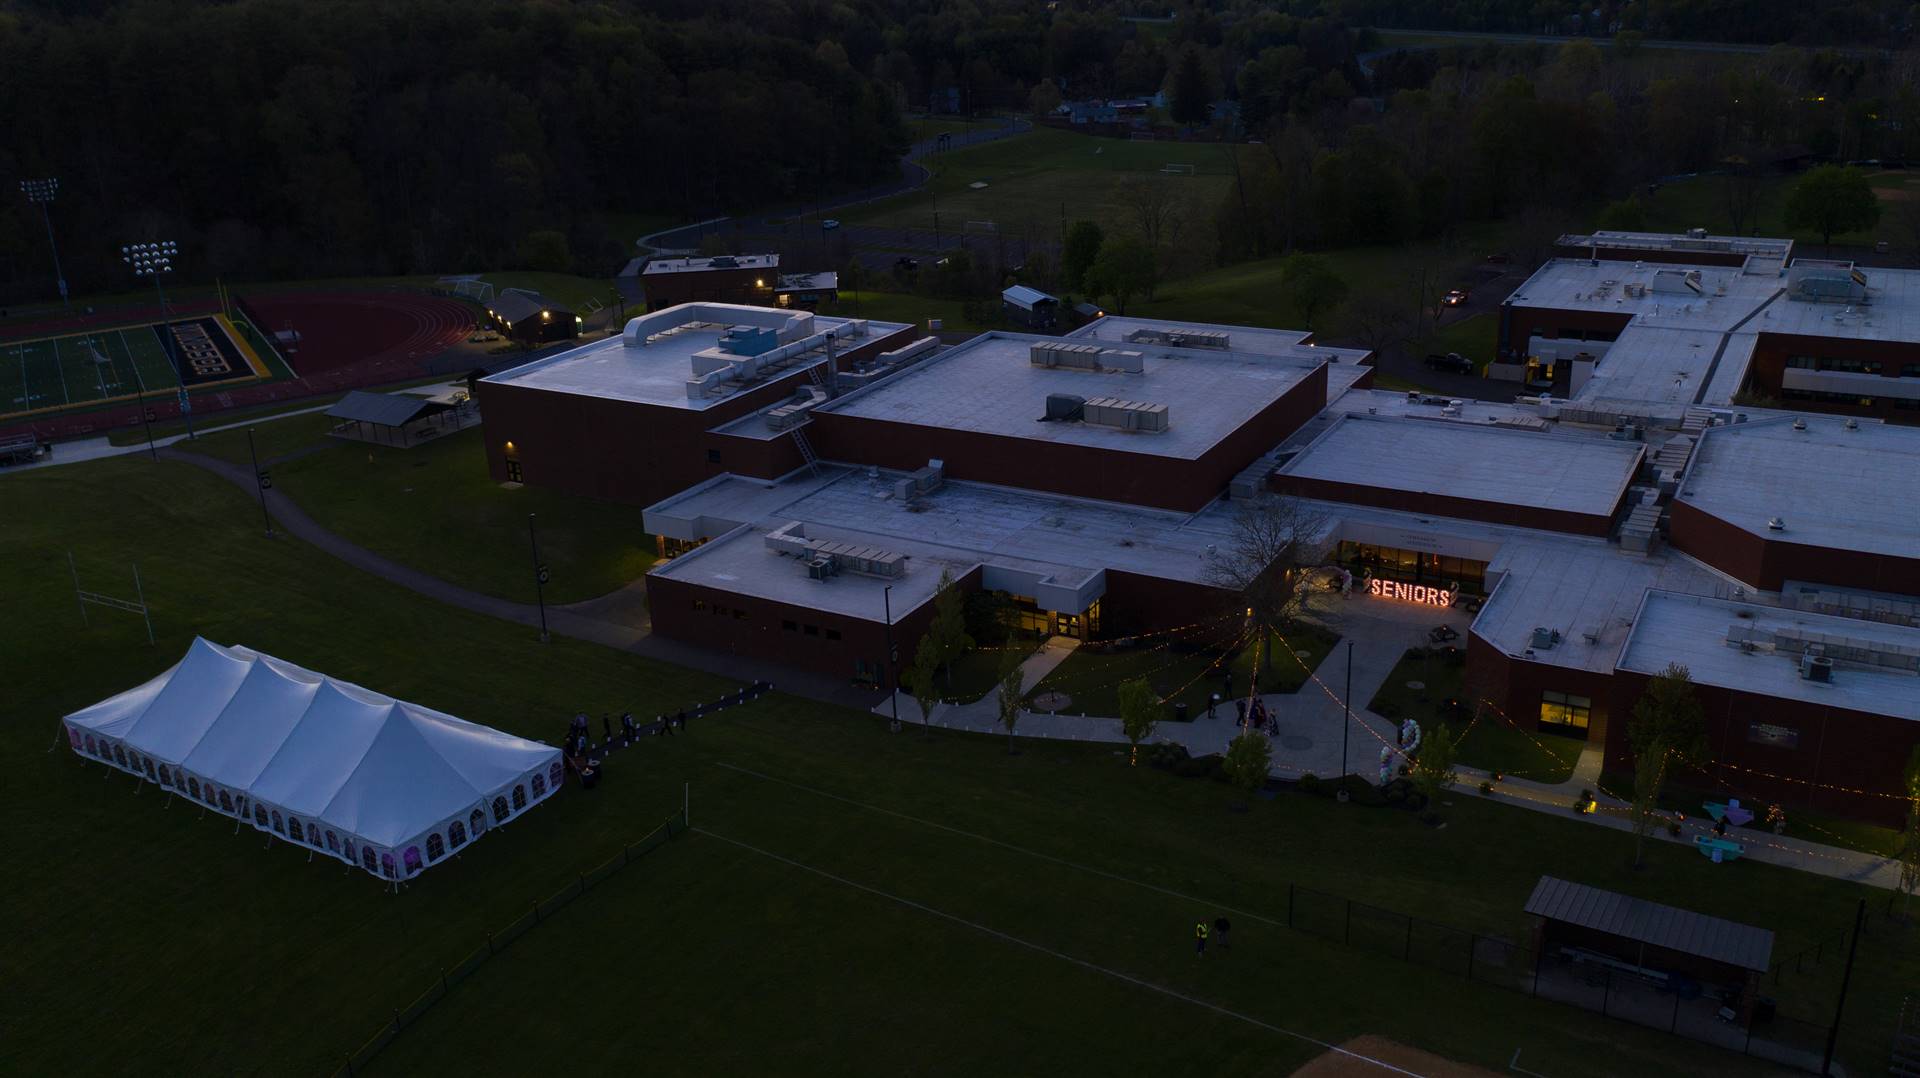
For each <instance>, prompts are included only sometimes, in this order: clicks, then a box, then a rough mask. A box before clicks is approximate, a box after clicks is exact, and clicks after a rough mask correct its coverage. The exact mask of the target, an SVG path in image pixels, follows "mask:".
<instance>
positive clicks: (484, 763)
mask: <svg viewBox="0 0 1920 1078" xmlns="http://www.w3.org/2000/svg"><path fill="white" fill-rule="evenodd" d="M63 722H64V724H65V726H66V728H67V739H68V741H69V743H70V744H71V745H72V746H73V750H74V751H75V752H77V753H80V754H82V755H85V756H89V757H92V758H95V759H98V760H100V761H102V762H103V763H107V764H111V765H113V766H114V767H118V768H120V769H121V770H123V771H128V772H131V773H132V774H134V775H137V776H139V777H141V778H144V779H146V780H147V781H149V782H154V783H157V784H159V785H161V786H163V787H166V788H168V789H171V790H173V791H174V792H175V793H177V794H179V795H180V796H182V797H187V798H191V799H192V800H195V801H198V802H200V803H202V804H204V805H206V806H207V807H209V808H212V809H215V810H217V811H220V812H224V813H226V814H227V815H229V816H234V817H237V818H239V819H242V820H246V821H248V822H250V823H252V824H253V826H254V827H256V828H258V829H260V830H262V831H266V832H269V833H271V834H274V835H278V836H279V837H280V838H283V839H285V840H286V841H288V842H292V843H295V844H298V845H301V846H305V847H307V848H309V849H312V850H314V851H316V852H319V853H324V854H328V855H330V856H332V857H336V858H338V859H340V860H342V861H345V862H347V863H348V864H353V865H359V866H360V867H361V868H364V869H365V870H367V871H368V872H371V873H373V874H374V875H376V876H380V877H382V878H385V879H404V878H407V877H410V876H412V875H414V874H415V873H417V872H419V871H420V870H421V869H422V868H424V867H426V866H427V865H430V864H433V863H435V862H437V861H440V860H441V859H443V858H444V857H446V855H447V854H448V853H450V852H452V851H454V850H457V849H459V848H460V847H461V846H464V845H466V844H467V843H468V842H469V841H471V840H473V839H476V838H479V837H480V835H481V834H482V833H483V832H485V831H486V829H487V828H489V827H495V826H498V825H500V824H503V823H505V822H507V821H508V820H510V819H513V818H514V817H516V816H518V815H520V814H521V813H522V812H524V811H526V810H527V809H528V808H530V807H532V806H533V805H535V804H537V803H539V802H540V801H543V800H545V799H546V798H547V797H549V796H551V795H552V794H553V792H554V791H555V790H557V789H559V787H560V783H561V780H562V778H563V775H564V772H563V770H562V765H561V761H560V750H559V749H555V748H550V747H548V746H546V745H542V744H539V743H538V742H533V741H528V740H525V739H524V738H518V737H513V736H511V735H509V734H503V733H501V732H500V731H498V730H493V729H489V728H488V727H485V726H477V725H475V724H473V723H470V722H466V721H464V720H462V719H456V718H454V717H453V716H451V715H446V714H443V713H441V712H438V711H434V710H432V709H431V708H425V707H421V706H419V705H418V704H409V703H406V702H404V701H401V700H395V699H394V698H393V697H391V696H385V695H382V694H380V693H377V692H372V691H370V690H368V689H363V688H361V687H360V686H358V685H353V684H350V683H348V682H345V681H338V680H335V679H334V678H330V677H327V676H325V675H323V674H316V673H314V672H313V671H311V670H306V669H303V668H301V667H298V666H295V665H293V664H292V663H289V662H284V661H282V660H280V659H276V658H273V657H272V656H270V655H262V654H260V653H259V652H257V651H254V650H252V649H250V648H244V647H237V646H236V647H222V646H220V645H218V644H214V643H210V642H208V641H206V640H203V639H199V638H195V639H194V641H193V646H192V647H190V648H188V649H187V654H186V657H185V658H183V659H181V660H180V662H179V663H178V664H176V665H175V666H174V667H173V668H172V669H170V670H168V671H167V672H166V673H164V674H161V675H160V676H159V677H156V678H154V679H153V680H152V681H149V682H147V683H146V684H144V685H141V686H138V687H136V688H132V689H128V690H127V691H126V692H123V693H120V694H119V695H117V696H112V697H109V698H107V699H105V700H102V701H100V702H99V703H97V704H94V705H93V706H92V707H89V708H85V709H83V710H80V711H76V712H74V713H73V714H71V715H68V716H67V717H66V718H65V719H64V720H63Z"/></svg>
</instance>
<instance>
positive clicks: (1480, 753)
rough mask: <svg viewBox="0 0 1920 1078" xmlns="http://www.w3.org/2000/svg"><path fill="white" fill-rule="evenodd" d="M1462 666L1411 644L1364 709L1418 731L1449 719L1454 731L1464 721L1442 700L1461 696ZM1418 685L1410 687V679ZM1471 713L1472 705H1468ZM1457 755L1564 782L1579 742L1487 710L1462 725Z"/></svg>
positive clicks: (1503, 769)
mask: <svg viewBox="0 0 1920 1078" xmlns="http://www.w3.org/2000/svg"><path fill="white" fill-rule="evenodd" d="M1465 672H1466V667H1465V666H1464V665H1455V664H1453V663H1451V662H1449V661H1447V660H1446V659H1445V658H1444V657H1443V656H1441V655H1438V654H1432V653H1430V652H1428V650H1427V649H1426V648H1412V649H1409V650H1408V651H1407V653H1406V654H1405V655H1404V656H1402V657H1401V659H1400V661H1399V662H1398V663H1395V664H1394V667H1393V672H1392V673H1390V674H1388V675H1387V680H1386V683H1385V684H1383V685H1381V686H1380V691H1379V692H1376V693H1374V694H1373V699H1371V700H1369V701H1367V710H1368V711H1372V712H1374V713H1375V714H1378V715H1384V716H1386V717H1388V718H1390V719H1395V720H1400V721H1404V720H1406V719H1417V720H1419V722H1420V726H1421V728H1422V729H1423V730H1426V731H1429V732H1431V731H1433V730H1436V729H1438V728H1439V725H1440V723H1441V722H1442V721H1451V723H1452V726H1453V732H1454V735H1455V736H1459V735H1460V733H1461V731H1462V729H1463V726H1462V723H1461V722H1460V720H1458V719H1453V720H1447V719H1446V714H1445V709H1444V708H1443V707H1442V706H1441V704H1442V701H1445V700H1457V699H1461V698H1462V697H1463V693H1462V690H1461V684H1462V678H1463V675H1464V674H1465ZM1416 681H1417V682H1419V683H1420V684H1421V685H1422V686H1423V687H1422V688H1419V689H1415V688H1412V687H1411V686H1410V685H1409V684H1408V683H1409V682H1416ZM1468 713H1469V714H1471V713H1472V709H1471V708H1469V709H1468ZM1464 729H1465V732H1466V736H1465V737H1464V738H1461V741H1460V749H1459V753H1458V755H1457V759H1458V760H1459V762H1460V763H1462V764H1465V765H1466V766H1468V767H1477V768H1481V769H1483V770H1488V771H1499V772H1502V773H1504V774H1508V775H1514V776H1518V777H1520V778H1527V779H1533V780H1535V781H1538V782H1565V781H1566V780H1567V779H1568V778H1569V777H1570V776H1571V775H1572V774H1573V765H1574V764H1576V763H1578V762H1579V760H1580V748H1581V744H1582V743H1581V742H1578V741H1573V740H1571V739H1568V738H1563V737H1554V736H1553V735H1551V734H1534V735H1532V736H1528V735H1527V734H1525V733H1522V732H1521V731H1520V730H1518V729H1515V728H1514V727H1512V726H1510V725H1508V724H1506V723H1503V722H1501V721H1500V719H1499V716H1497V715H1493V714H1491V713H1489V714H1486V715H1482V716H1481V717H1480V721H1478V722H1472V723H1471V725H1470V726H1467V727H1465V728H1464Z"/></svg>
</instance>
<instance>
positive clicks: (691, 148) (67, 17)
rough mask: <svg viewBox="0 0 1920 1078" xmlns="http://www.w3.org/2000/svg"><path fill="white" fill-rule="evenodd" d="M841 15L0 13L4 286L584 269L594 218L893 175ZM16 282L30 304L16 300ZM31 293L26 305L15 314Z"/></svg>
mask: <svg viewBox="0 0 1920 1078" xmlns="http://www.w3.org/2000/svg"><path fill="white" fill-rule="evenodd" d="M884 25H887V20H886V18H885V16H884V15H883V13H881V12H879V11H878V10H876V9H874V8H873V7H872V6H871V5H868V4H861V3H857V2H856V3H847V2H839V3H831V4H829V3H813V4H809V3H792V4H780V3H751V2H729V0H709V2H703V3H700V4H692V3H684V2H667V3H658V2H646V0H632V2H626V0H609V2H606V3H598V4H564V3H522V2H519V0H459V2H453V0H380V2H373V0H236V2H233V3H227V4H218V5H215V4H203V3H192V2H186V0H132V2H125V3H94V4H91V5H73V4H65V3H63V4H51V3H49V4H45V5H18V6H15V7H12V8H4V7H0V131H5V132H6V137H5V138H4V139H0V176H4V177H6V178H7V180H6V186H7V188H8V190H7V191H6V192H5V193H6V195H8V196H10V197H8V198H6V199H4V200H0V282H4V285H3V286H4V287H6V288H7V290H8V291H9V292H10V293H11V294H14V295H16V296H17V295H22V294H32V295H38V294H40V293H41V292H44V291H45V284H44V278H45V277H47V276H48V275H47V274H46V272H45V265H46V262H45V259H46V253H45V247H44V240H43V235H42V229H41V222H40V220H39V219H38V218H39V214H38V212H37V211H35V209H34V208H33V207H30V206H28V205H27V204H26V203H25V202H24V200H22V199H20V198H19V197H18V196H17V194H16V192H15V190H14V188H15V184H14V181H13V177H16V176H25V177H33V176H43V175H44V176H59V177H60V179H61V187H60V192H59V197H58V201H57V203H56V204H55V207H54V210H55V218H56V222H57V225H58V228H59V231H60V233H61V235H62V237H63V245H62V252H61V253H62V255H63V256H64V257H65V260H66V263H67V276H68V277H69V278H70V279H72V281H73V282H74V285H75V287H76V288H78V289H83V290H88V291H93V290H100V289H107V288H111V287H114V286H116V285H119V284H122V283H124V282H125V281H126V280H127V278H126V277H125V275H124V273H123V272H122V267H120V265H119V263H118V259H117V254H118V247H119V245H120V244H121V243H125V242H128V241H130V240H134V239H142V238H147V237H150V236H168V237H172V238H176V239H178V240H179V241H180V242H181V244H182V247H183V250H184V251H185V252H186V254H187V257H185V258H183V259H182V262H183V270H184V273H185V274H186V275H189V276H191V277H193V278H209V277H212V276H214V275H222V276H228V277H232V276H235V275H271V276H291V275H315V274H331V273H343V274H344V273H352V274H362V273H394V272H432V271H442V270H451V269H466V268H472V269H486V268H494V267H498V266H503V265H527V266H533V267H537V268H553V269H565V268H568V267H569V266H572V265H575V264H578V265H579V266H581V267H582V268H591V271H592V272H596V273H599V272H605V271H607V270H608V269H609V268H610V266H609V263H612V262H614V261H615V260H617V259H618V258H619V257H620V256H621V254H622V252H623V251H624V250H625V248H626V246H627V243H628V242H629V241H630V240H631V238H632V237H620V238H619V239H617V240H616V239H614V238H612V237H610V235H609V231H608V229H607V228H606V227H605V224H604V222H603V221H602V219H601V216H600V215H601V214H602V213H603V212H605V211H621V212H641V213H650V214H663V213H664V214H674V215H681V216H688V215H692V214H696V213H701V212H707V211H712V210H718V209H725V208H733V207H737V206H742V205H758V204H763V203H767V202H772V201H779V200H793V199H813V198H817V197H819V196H820V195H822V194H825V193H827V192H830V191H834V190H839V189H845V188H847V187H849V186H853V185H857V184H863V183H870V182H873V181H875V180H878V179H885V178H888V177H891V176H893V175H894V174H895V169H896V164H895V162H896V160H897V158H898V156H899V154H900V153H901V152H902V151H903V150H904V148H905V145H906V134H905V129H904V126H903V124H902V123H901V120H900V118H899V112H898V104H899V102H898V101H897V99H896V97H895V95H894V94H893V93H892V92H891V90H890V89H889V88H888V87H887V86H885V85H884V84H883V83H882V82H881V81H879V80H877V79H876V78H874V77H873V75H872V74H871V71H872V70H873V68H874V62H875V59H876V57H877V55H878V54H879V52H880V50H881V47H882V40H881V39H880V37H879V36H878V34H879V29H880V28H881V27H883V26H884ZM27 277H30V278H31V279H32V280H33V281H34V282H39V283H37V284H34V285H27V284H24V283H23V278H27ZM29 289H31V291H29Z"/></svg>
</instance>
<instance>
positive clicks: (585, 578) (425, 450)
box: [181, 413, 654, 603]
mask: <svg viewBox="0 0 1920 1078" xmlns="http://www.w3.org/2000/svg"><path fill="white" fill-rule="evenodd" d="M331 422H332V421H331V420H329V419H328V418H327V417H326V416H325V415H324V414H317V413H316V414H313V415H302V416H294V417H292V418H289V419H282V420H278V421H275V422H273V423H263V424H261V425H260V426H259V427H258V428H257V429H256V431H255V434H254V440H255V444H256V448H257V449H258V451H259V454H260V459H261V460H262V461H263V462H265V461H277V463H275V464H273V465H272V467H271V471H272V472H273V481H274V485H275V487H276V489H278V490H280V491H282V492H284V493H285V494H286V495H287V496H288V497H290V498H292V499H293V500H294V502H295V503H296V504H298V505H299V506H300V508H302V509H304V510H306V511H307V513H308V514H309V515H311V516H312V517H313V518H314V519H315V520H317V521H319V522H320V523H321V524H323V525H324V526H326V527H327V528H329V529H331V530H332V531H334V532H336V533H338V534H339V535H341V536H343V537H344V538H347V539H349V540H352V541H353V542H355V543H358V544H360V545H361V546H364V547H366V548H368V549H369V550H372V551H374V552H376V553H379V554H382V555H385V556H386V557H389V558H392V559H393V560H395V561H397V562H400V563H402V564H404V565H411V566H413V567H415V568H417V569H423V570H425V571H427V572H429V573H432V574H433V575H435V576H438V577H441V578H442V579H445V580H449V581H452V582H453V583H456V584H459V585H461V586H462V587H466V588H471V589H473V590H474V591H478V592H483V593H485V594H488V595H497V596H499V597H501V598H503V599H513V600H515V601H518V602H527V603H530V602H532V601H533V599H534V587H533V579H532V578H533V569H532V561H533V553H532V550H531V549H530V547H529V546H528V539H527V514H528V513H534V514H536V515H537V521H538V524H539V531H540V560H541V561H543V562H545V563H546V564H547V566H548V567H549V569H550V570H551V574H552V579H551V580H550V581H549V582H548V584H547V588H546V598H547V602H549V603H570V602H577V601H579V600H582V599H592V598H595V597H597V596H601V595H605V594H606V593H608V592H611V591H615V590H617V589H619V588H621V587H623V586H625V585H626V584H628V583H630V582H632V581H634V580H638V579H639V578H640V577H642V576H644V575H645V574H646V571H647V568H648V567H649V566H651V565H652V564H653V560H654V547H653V537H652V536H651V535H649V534H648V533H647V531H646V529H645V528H644V527H642V524H641V512H640V507H639V506H630V505H622V504H619V503H617V502H608V501H600V500H598V499H594V498H583V497H579V496H577V495H572V494H565V493H561V492H558V491H553V490H546V489H543V488H540V487H522V488H520V489H519V490H510V489H508V488H506V487H505V486H502V485H501V484H499V483H496V482H494V481H493V479H492V478H491V477H490V476H489V475H488V474H487V462H486V451H485V449H484V444H483V443H482V441H481V429H480V428H469V429H467V430H463V431H460V432H459V433H457V434H452V435H448V436H446V437H445V438H442V439H440V440H439V441H433V442H427V443H426V444H424V445H417V446H415V447H413V448H412V449H391V448H388V447H385V446H374V445H367V444H364V443H361V442H345V441H340V440H338V439H335V438H331V437H328V436H327V433H326V432H327V430H328V428H329V427H330V426H331ZM181 444H182V445H183V446H185V447H186V448H190V449H192V450H193V451H194V452H198V453H205V454H208V455H210V456H216V457H221V458H224V459H226V460H230V461H233V462H235V463H244V462H245V461H246V460H247V434H246V431H244V430H236V431H223V432H221V433H219V434H212V435H208V436H207V437H204V438H201V439H199V440H198V441H195V442H193V443H191V444H188V443H181Z"/></svg>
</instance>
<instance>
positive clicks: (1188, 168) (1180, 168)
mask: <svg viewBox="0 0 1920 1078" xmlns="http://www.w3.org/2000/svg"><path fill="white" fill-rule="evenodd" d="M1160 171H1162V172H1164V173H1166V174H1168V175H1169V176H1191V175H1193V166H1192V165H1182V164H1177V163H1175V162H1172V161H1169V162H1167V163H1166V164H1164V165H1161V166H1160Z"/></svg>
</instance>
